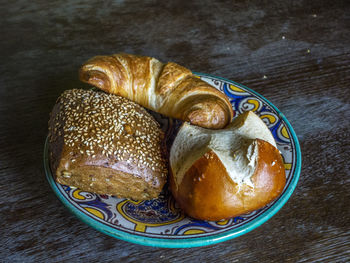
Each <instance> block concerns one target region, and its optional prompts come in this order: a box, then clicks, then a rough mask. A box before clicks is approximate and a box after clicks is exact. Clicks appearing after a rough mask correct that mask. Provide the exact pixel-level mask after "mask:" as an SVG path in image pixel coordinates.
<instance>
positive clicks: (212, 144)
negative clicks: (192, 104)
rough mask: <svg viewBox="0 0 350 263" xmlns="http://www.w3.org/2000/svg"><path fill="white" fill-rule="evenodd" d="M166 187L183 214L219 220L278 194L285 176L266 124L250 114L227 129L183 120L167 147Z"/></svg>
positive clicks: (246, 210)
mask: <svg viewBox="0 0 350 263" xmlns="http://www.w3.org/2000/svg"><path fill="white" fill-rule="evenodd" d="M170 168H171V169H170V189H171V191H172V193H173V195H174V197H175V199H176V201H177V202H178V204H179V205H180V207H181V208H182V209H183V210H184V211H185V213H186V214H188V215H189V216H191V217H193V218H197V219H202V220H221V219H227V218H231V217H234V216H238V215H241V214H244V213H248V212H251V211H253V210H256V209H258V208H262V207H263V206H265V205H267V204H268V203H270V202H271V201H272V200H274V199H275V198H276V197H278V196H279V195H280V194H281V193H282V191H283V188H284V186H285V183H286V177H285V170H284V164H283V159H282V156H281V154H280V153H279V151H278V149H277V148H276V144H275V141H274V138H273V136H272V134H271V133H270V131H269V129H268V128H267V127H266V125H265V124H264V123H263V121H262V120H261V119H260V118H259V117H258V116H257V115H255V114H254V113H252V112H247V113H244V114H242V115H241V116H239V117H238V118H237V119H236V120H235V121H234V122H233V123H232V124H230V125H229V127H228V128H226V129H223V130H208V129H204V128H200V127H196V126H193V125H190V124H187V123H185V124H184V125H183V126H182V127H181V128H180V130H179V132H178V134H177V136H176V138H175V140H174V142H173V145H172V147H171V150H170Z"/></svg>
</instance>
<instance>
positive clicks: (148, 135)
mask: <svg viewBox="0 0 350 263" xmlns="http://www.w3.org/2000/svg"><path fill="white" fill-rule="evenodd" d="M163 138H164V134H163V132H162V130H161V129H160V127H159V124H158V123H157V122H156V121H155V119H154V118H153V117H152V116H151V115H150V114H149V113H148V112H147V111H146V110H145V109H144V108H142V107H141V106H139V105H137V104H136V103H134V102H131V101H129V100H127V99H125V98H123V97H119V96H116V95H110V94H106V93H104V92H96V91H92V90H81V89H73V90H67V91H65V92H64V93H63V94H62V95H61V96H60V97H59V98H58V100H57V102H56V104H55V106H54V108H53V111H52V113H51V118H50V121H49V152H50V163H51V168H52V171H53V173H54V174H55V178H56V181H57V182H58V183H61V184H64V185H69V186H74V187H77V188H79V189H81V190H84V191H89V192H95V193H98V194H109V195H115V196H117V197H120V198H130V199H134V200H147V199H152V198H156V197H158V195H159V193H160V191H161V190H162V188H163V186H164V184H165V182H166V177H167V166H166V161H165V154H166V150H165V145H164V144H163Z"/></svg>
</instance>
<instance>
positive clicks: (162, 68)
mask: <svg viewBox="0 0 350 263" xmlns="http://www.w3.org/2000/svg"><path fill="white" fill-rule="evenodd" d="M79 77H80V79H81V80H82V81H84V82H87V83H89V84H92V85H93V86H96V87H98V88H100V89H102V90H104V91H105V92H108V93H112V94H116V95H119V96H123V97H125V98H127V99H130V100H132V101H134V102H136V103H138V104H140V105H142V106H144V107H145V108H148V109H151V110H153V111H156V112H159V113H161V114H163V115H165V116H168V117H172V118H176V119H180V120H184V121H189V122H191V123H192V124H194V125H198V126H201V127H205V128H212V129H220V128H223V127H225V126H226V125H227V124H228V123H230V122H231V119H232V118H233V110H232V106H231V104H230V101H229V100H228V98H227V97H226V96H225V95H224V94H223V93H221V92H220V91H218V90H217V89H216V88H214V87H212V86H210V85H209V84H208V83H206V82H205V81H202V80H200V79H199V78H197V77H196V76H194V75H193V74H192V72H191V71H190V70H189V69H187V68H185V67H182V66H180V65H178V64H176V63H173V62H168V63H165V64H163V63H162V62H160V61H159V60H157V59H155V58H152V57H146V56H136V55H130V54H124V53H121V54H114V55H110V56H96V57H93V58H91V59H90V60H88V61H87V62H86V63H85V64H84V65H83V66H82V67H81V68H80V72H79Z"/></svg>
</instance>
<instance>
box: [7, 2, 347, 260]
mask: <svg viewBox="0 0 350 263" xmlns="http://www.w3.org/2000/svg"><path fill="white" fill-rule="evenodd" d="M349 14H350V2H349V1H306V0H304V1H303V0H297V1H255V0H252V1H209V0H205V1H188V0H181V1H173V2H172V1H103V3H102V1H99V2H96V3H93V2H92V1H69V2H68V1H41V0H40V1H24V0H20V1H7V2H3V3H2V5H1V8H0V25H1V26H0V36H1V41H0V54H1V56H0V57H1V63H0V72H1V77H0V120H1V121H0V138H1V140H0V149H1V151H0V177H1V181H0V191H1V196H2V198H1V199H0V220H1V221H0V222H1V228H0V234H1V235H0V236H1V248H0V261H3V262H40V261H46V262H50V261H52V262H59V261H63V260H71V259H73V261H74V262H79V261H81V262H84V261H92V262H182V261H183V262H348V261H350V220H349V218H350V191H349V189H350V172H349V170H350V162H349V156H350V139H349V138H350V30H349V29H350V15H349ZM121 51H124V52H130V53H138V54H144V55H149V56H154V57H157V58H159V59H160V60H162V61H168V60H171V61H175V62H178V63H180V64H182V65H185V66H187V67H189V68H191V69H192V70H194V71H197V72H204V73H209V74H213V75H217V76H221V77H225V78H228V79H232V80H235V81H237V82H240V83H242V84H244V85H247V86H248V87H250V88H252V89H254V90H256V91H257V92H259V93H261V94H263V95H264V96H265V97H267V98H268V99H269V100H270V101H271V102H272V103H274V104H275V105H276V106H277V107H279V109H280V110H281V111H282V112H283V113H284V114H285V115H286V117H287V118H288V119H289V120H290V122H291V124H292V125H293V127H294V129H295V131H296V133H297V135H298V137H299V140H300V144H301V148H302V153H303V166H302V173H301V178H300V181H299V184H298V186H297V189H296V191H295V192H294V194H293V195H292V197H291V199H290V200H289V201H288V202H287V204H286V205H285V206H284V207H283V208H282V209H281V210H280V211H279V212H278V213H277V215H275V216H274V217H273V218H272V219H271V220H269V221H268V222H267V223H265V224H264V225H262V226H261V227H259V228H257V229H255V230H254V231H252V232H250V233H248V234H246V235H243V236H241V237H239V238H236V239H234V240H230V241H226V242H224V243H220V244H217V245H213V246H209V247H202V248H192V249H160V248H149V247H143V246H139V245H134V244H130V243H127V242H123V241H119V240H116V239H114V238H111V237H109V236H106V235H104V234H102V233H100V232H97V231H95V230H93V229H92V228H90V227H88V226H87V225H85V224H83V223H82V222H80V221H79V220H78V219H77V218H75V217H74V216H73V215H71V214H70V213H69V212H68V211H67V210H66V209H65V208H64V207H63V205H62V204H61V203H60V202H59V201H58V199H57V198H56V197H55V195H54V193H53V192H52V191H51V189H50V187H49V185H48V183H47V182H46V179H45V176H44V171H43V164H42V151H43V145H44V139H45V136H46V134H47V120H48V116H49V112H50V110H51V108H52V106H53V104H54V102H55V100H56V98H57V96H58V95H59V94H60V93H61V92H62V91H63V90H65V89H69V88H73V87H81V86H82V85H83V84H81V83H80V82H79V81H78V78H77V69H78V67H79V65H80V64H82V63H83V62H84V61H85V60H87V59H88V58H89V57H91V56H93V55H97V54H109V53H114V52H121Z"/></svg>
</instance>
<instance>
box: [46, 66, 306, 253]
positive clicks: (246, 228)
mask: <svg viewBox="0 0 350 263" xmlns="http://www.w3.org/2000/svg"><path fill="white" fill-rule="evenodd" d="M194 74H196V75H198V76H203V77H211V78H216V79H219V80H222V81H225V82H227V83H231V84H233V85H236V86H238V87H243V88H244V89H246V90H248V91H249V92H251V93H253V94H254V95H255V96H257V97H259V98H261V99H262V100H264V101H266V102H267V103H268V104H269V106H271V107H273V108H274V110H275V111H276V112H277V113H278V115H279V116H280V117H281V118H282V119H283V121H284V122H285V123H286V125H287V126H288V129H289V131H290V133H291V135H292V137H293V141H294V143H295V150H296V166H295V171H294V174H293V175H291V176H292V180H291V182H290V184H289V186H288V188H287V189H286V190H285V191H284V193H283V194H282V196H281V197H280V198H279V199H278V200H277V201H276V202H275V203H274V204H273V205H271V207H270V208H269V209H268V210H267V211H266V212H264V213H263V214H261V215H260V216H258V217H257V218H255V219H253V220H252V221H250V222H248V223H247V224H244V225H242V226H240V227H237V228H235V229H232V230H230V231H227V232H224V233H220V234H217V235H215V236H209V237H198V238H196V239H193V238H191V239H186V238H185V239H181V240H176V239H162V238H154V237H142V236H138V235H133V234H129V233H126V232H123V231H120V230H118V229H114V228H112V227H110V226H107V225H104V224H102V223H99V222H98V221H95V220H93V219H92V218H90V217H89V216H87V215H85V214H84V213H82V212H81V211H80V210H78V209H76V208H75V207H74V206H73V205H72V204H71V203H70V202H68V200H67V199H66V198H65V197H64V196H62V195H61V193H60V191H59V189H58V187H57V185H56V183H55V181H54V179H53V176H52V175H51V170H50V167H49V161H48V154H47V153H48V139H47V138H46V141H45V146H44V170H45V174H46V178H47V180H48V182H49V184H50V186H51V188H52V189H53V191H54V192H55V194H56V196H57V197H58V199H59V200H60V201H61V202H62V203H63V204H64V206H66V207H67V208H68V210H69V211H70V212H71V213H72V214H74V215H75V216H76V217H78V218H79V219H80V220H81V221H83V222H84V223H86V224H87V225H89V226H90V227H92V228H94V229H96V230H98V231H100V232H102V233H104V234H106V235H109V236H111V237H114V238H117V239H120V240H124V241H127V242H131V243H135V244H139V245H144V246H151V247H163V248H189V247H200V246H208V245H213V244H217V243H220V242H223V241H227V240H230V239H233V238H236V237H239V236H241V235H244V234H246V233H248V232H250V231H252V230H253V229H255V228H257V227H259V226H261V225H262V224H263V223H265V222H266V221H267V220H269V219H270V218H271V217H272V216H274V215H275V214H276V213H277V212H278V211H279V210H280V209H281V208H282V207H283V206H284V204H285V203H286V202H287V201H288V199H289V198H290V196H291V195H292V193H293V191H294V190H295V188H296V185H297V183H298V180H299V177H300V172H301V150H300V144H299V141H298V138H297V136H296V134H295V132H294V129H293V128H292V126H291V124H290V123H289V121H288V120H287V118H286V117H285V115H284V114H283V113H282V112H280V110H279V109H278V108H277V107H276V106H275V105H273V104H272V103H271V102H270V101H269V100H267V99H266V98H265V97H263V96H262V95H260V94H259V93H257V92H256V91H254V90H252V89H250V88H248V87H245V86H244V85H242V84H239V83H237V82H234V81H232V80H228V79H225V78H222V77H216V76H213V75H209V74H205V73H199V72H194Z"/></svg>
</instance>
